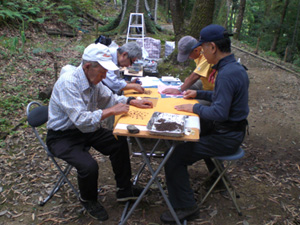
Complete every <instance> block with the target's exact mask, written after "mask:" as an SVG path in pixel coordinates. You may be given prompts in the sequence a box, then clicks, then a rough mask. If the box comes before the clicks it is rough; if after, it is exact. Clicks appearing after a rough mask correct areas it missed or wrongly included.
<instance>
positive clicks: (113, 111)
mask: <svg viewBox="0 0 300 225" xmlns="http://www.w3.org/2000/svg"><path fill="white" fill-rule="evenodd" d="M128 111H129V105H127V104H124V103H119V104H117V105H114V106H112V107H110V108H107V109H103V110H102V117H101V120H104V119H106V118H107V117H110V116H114V115H121V114H126V113H127V112H128Z"/></svg>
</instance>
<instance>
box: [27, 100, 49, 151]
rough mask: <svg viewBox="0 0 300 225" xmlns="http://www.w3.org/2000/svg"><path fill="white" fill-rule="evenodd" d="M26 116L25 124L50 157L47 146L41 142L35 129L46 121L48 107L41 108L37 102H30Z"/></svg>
mask: <svg viewBox="0 0 300 225" xmlns="http://www.w3.org/2000/svg"><path fill="white" fill-rule="evenodd" d="M26 114H27V122H28V124H29V125H30V126H31V128H32V130H33V132H34V134H35V136H36V137H37V139H38V140H39V142H40V143H41V145H42V146H43V147H44V149H45V151H46V152H47V154H48V155H52V154H51V153H50V152H49V150H48V148H47V145H46V144H45V142H44V141H43V139H42V137H41V135H40V134H39V132H38V131H37V129H36V128H38V127H40V126H42V125H43V124H45V123H46V122H47V121H48V106H43V105H42V104H41V103H39V102H34V101H33V102H30V103H29V104H28V105H27V109H26Z"/></svg>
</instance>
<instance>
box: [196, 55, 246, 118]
mask: <svg viewBox="0 0 300 225" xmlns="http://www.w3.org/2000/svg"><path fill="white" fill-rule="evenodd" d="M213 68H214V69H216V70H217V71H218V75H217V78H216V80H215V88H214V90H213V91H197V96H196V98H197V99H204V100H207V101H211V102H212V103H211V105H210V106H204V105H201V104H195V105H194V107H193V111H194V113H196V114H198V115H199V116H200V118H203V119H207V120H213V121H218V122H224V121H241V120H243V119H246V118H247V116H248V114H249V106H248V88H249V79H248V74H247V72H246V70H245V69H244V67H243V66H242V65H241V64H240V63H238V62H237V61H236V59H235V58H234V55H233V54H231V55H229V56H226V57H224V58H222V59H221V60H220V61H219V62H218V63H217V64H216V65H214V66H213Z"/></svg>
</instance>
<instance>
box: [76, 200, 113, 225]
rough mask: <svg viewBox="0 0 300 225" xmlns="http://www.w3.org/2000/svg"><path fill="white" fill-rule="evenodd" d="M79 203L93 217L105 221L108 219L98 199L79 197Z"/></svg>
mask: <svg viewBox="0 0 300 225" xmlns="http://www.w3.org/2000/svg"><path fill="white" fill-rule="evenodd" d="M80 202H81V204H82V205H83V207H84V208H85V210H86V211H87V212H88V214H89V215H90V216H91V217H93V218H94V219H97V220H100V221H105V220H107V219H108V214H107V212H106V210H105V209H104V207H103V206H102V205H101V204H100V202H98V201H85V200H83V199H80Z"/></svg>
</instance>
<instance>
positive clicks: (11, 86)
mask: <svg viewBox="0 0 300 225" xmlns="http://www.w3.org/2000/svg"><path fill="white" fill-rule="evenodd" d="M7 32H11V35H12V37H13V35H16V34H14V32H13V31H11V30H9V31H8V30H4V29H0V36H1V35H3V34H4V33H6V34H7ZM26 37H27V39H28V42H30V43H35V44H36V45H35V48H32V47H28V48H25V49H24V52H22V54H14V55H11V56H10V57H8V58H2V59H1V61H0V65H1V66H0V68H1V69H0V70H1V72H0V73H1V93H3V94H5V95H7V96H8V97H9V96H10V97H11V96H17V97H18V96H19V97H22V98H24V96H28V98H27V102H28V101H31V100H37V95H38V92H39V90H42V89H43V88H45V87H46V86H49V85H51V84H53V83H54V81H55V76H54V71H53V62H54V61H57V62H58V68H59V69H58V72H59V71H60V68H61V67H62V66H63V65H65V64H67V63H73V64H76V63H78V62H79V61H80V57H81V53H80V51H82V50H83V48H84V46H85V45H86V43H91V41H92V39H90V40H88V41H87V40H86V37H85V36H84V35H83V34H81V35H79V36H77V37H75V38H66V37H60V38H54V37H50V36H48V35H46V34H45V33H41V32H29V31H27V33H26ZM84 40H85V43H84V42H83V41H84ZM38 45H40V47H38ZM235 45H238V43H235ZM38 48H40V50H39V49H38ZM47 49H48V50H47ZM49 49H52V51H49ZM53 49H56V50H55V51H54V50H53ZM233 53H234V54H235V56H236V58H241V62H242V63H243V64H244V65H246V66H247V68H248V69H249V70H248V75H249V79H250V89H249V93H250V99H249V106H250V110H251V111H250V115H249V118H248V119H249V135H247V136H246V138H245V141H244V143H243V149H244V150H245V152H246V155H245V157H244V158H243V159H241V160H239V161H238V162H237V164H236V165H235V166H234V167H233V169H232V170H231V171H230V177H231V179H232V181H233V183H234V185H235V187H236V188H237V190H238V192H239V193H240V196H241V197H240V199H238V204H239V205H240V207H241V209H242V212H243V215H242V216H239V215H238V214H237V212H236V210H235V208H234V206H233V204H232V202H231V201H230V200H229V199H227V198H224V196H223V195H221V194H213V195H211V196H210V197H209V198H208V199H207V201H206V203H205V204H204V205H203V206H201V214H200V218H199V219H197V220H195V221H193V222H189V223H188V224H199V225H200V224H205V225H209V224H214V225H233V224H243V225H247V224H251V225H261V224H268V225H271V224H280V225H281V224H286V225H287V224H294V225H299V224H300V166H299V165H300V138H299V137H300V135H299V131H300V101H299V98H300V88H299V87H300V80H299V75H296V74H295V73H290V72H287V71H285V70H282V69H280V68H278V67H276V66H274V65H273V64H270V63H267V62H265V61H262V60H261V59H258V58H256V57H253V56H252V55H249V54H247V53H245V52H241V51H239V50H237V49H236V48H233ZM25 108H26V102H24V103H22V104H21V106H20V108H19V109H18V110H14V111H13V112H11V114H8V115H7V119H9V120H10V121H12V122H13V123H14V124H15V126H16V129H15V131H14V132H12V133H10V134H9V135H7V136H6V138H5V140H4V141H3V144H2V145H1V148H0V224H1V225H2V224H3V225H4V224H5V225H7V224H14V225H15V224H90V225H91V224H99V223H100V222H98V221H96V220H94V219H92V218H90V217H89V216H88V215H87V214H86V213H85V211H84V210H83V208H82V206H81V205H80V203H79V201H78V200H77V199H76V196H75V195H74V193H73V192H72V191H71V190H70V188H69V187H68V186H67V185H65V186H63V188H62V189H61V190H60V191H59V192H58V193H57V194H56V195H55V196H54V197H53V198H52V199H51V200H50V201H49V202H48V203H47V204H46V205H45V206H43V207H41V206H39V205H38V202H39V200H40V199H41V198H42V197H45V196H46V195H47V192H48V191H49V190H50V189H51V187H52V185H53V183H54V182H55V179H56V176H57V175H58V172H57V170H56V169H55V167H54V166H53V164H52V163H51V161H50V160H48V159H47V158H46V156H45V154H44V152H43V149H42V148H41V146H40V145H39V144H38V143H37V141H36V139H35V138H34V135H33V133H32V131H31V129H30V128H29V127H28V126H27V125H26V123H24V118H26V115H25ZM0 110H3V109H0ZM144 143H145V144H146V145H147V146H151V145H152V140H146V139H145V140H144ZM133 148H134V149H137V146H136V144H135V143H134V142H133ZM161 149H164V146H161ZM91 152H92V154H93V155H95V157H96V158H97V160H98V162H99V166H100V177H99V186H100V187H101V189H102V191H101V192H100V193H99V198H100V199H101V202H102V203H103V205H104V207H105V208H106V209H107V211H108V214H109V220H108V221H105V222H103V223H102V224H109V225H114V224H118V221H119V219H120V217H121V214H122V210H123V208H124V205H123V204H119V203H117V202H116V196H115V182H114V176H113V173H112V169H111V165H110V162H109V159H108V158H107V157H106V156H103V155H99V154H96V153H95V152H94V151H91ZM159 160H160V159H153V160H152V162H153V163H154V164H156V165H157V164H158V163H159ZM131 162H132V170H133V172H136V171H137V169H138V167H139V165H140V164H141V159H140V158H139V157H133V158H132V161H131ZM189 171H190V175H191V176H190V179H191V183H192V184H193V189H194V190H195V196H196V198H197V200H198V201H200V199H201V196H202V195H203V194H204V193H205V192H204V190H202V189H201V187H200V183H201V182H202V181H203V180H204V179H205V177H206V176H207V175H208V174H207V171H206V169H205V166H204V164H203V162H198V163H196V164H194V165H193V166H190V167H189ZM70 178H71V180H72V181H73V183H74V184H75V185H76V172H75V171H74V170H73V171H72V172H71V176H70ZM147 178H149V173H148V172H147V171H145V173H143V174H142V176H141V178H140V181H139V184H140V185H145V183H146V180H147ZM159 179H160V181H161V182H162V183H163V184H164V174H163V172H162V173H161V174H160V175H159ZM166 209H167V207H166V205H165V203H164V201H163V199H162V197H161V195H160V192H159V191H158V190H157V189H156V188H155V186H153V187H151V192H150V193H149V194H148V195H147V196H146V197H145V198H144V199H143V200H142V202H141V204H140V205H139V207H138V208H137V209H136V210H135V212H134V214H133V215H132V216H131V217H130V219H129V220H128V224H131V225H133V224H136V225H140V224H152V225H153V224H161V222H160V219H159V217H160V214H161V212H162V211H163V210H166Z"/></svg>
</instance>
